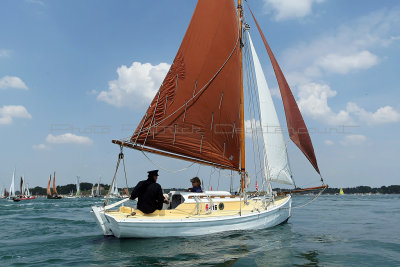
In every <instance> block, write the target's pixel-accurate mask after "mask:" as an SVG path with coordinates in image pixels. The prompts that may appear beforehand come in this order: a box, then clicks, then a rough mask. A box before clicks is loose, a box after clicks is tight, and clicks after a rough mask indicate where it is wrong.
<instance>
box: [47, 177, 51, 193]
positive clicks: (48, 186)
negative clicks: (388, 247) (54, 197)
mask: <svg viewBox="0 0 400 267" xmlns="http://www.w3.org/2000/svg"><path fill="white" fill-rule="evenodd" d="M50 183H51V174H50V178H49V182H48V183H47V195H48V196H51V189H50Z"/></svg>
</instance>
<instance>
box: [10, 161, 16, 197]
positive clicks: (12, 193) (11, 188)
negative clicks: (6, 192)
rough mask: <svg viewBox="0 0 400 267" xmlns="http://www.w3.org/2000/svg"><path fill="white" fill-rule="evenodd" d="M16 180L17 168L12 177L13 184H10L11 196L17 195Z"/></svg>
mask: <svg viewBox="0 0 400 267" xmlns="http://www.w3.org/2000/svg"><path fill="white" fill-rule="evenodd" d="M14 180H15V168H14V172H13V177H12V180H11V185H10V196H11V197H13V196H15V189H14Z"/></svg>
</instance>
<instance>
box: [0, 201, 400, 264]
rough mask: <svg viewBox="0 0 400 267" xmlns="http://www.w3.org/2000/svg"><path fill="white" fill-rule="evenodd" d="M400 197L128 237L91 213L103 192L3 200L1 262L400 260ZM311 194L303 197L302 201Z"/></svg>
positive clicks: (0, 207)
mask: <svg viewBox="0 0 400 267" xmlns="http://www.w3.org/2000/svg"><path fill="white" fill-rule="evenodd" d="M398 199H399V196H368V197H360V196H344V197H338V196H322V197H321V198H320V199H319V200H318V201H316V202H314V203H313V204H312V205H309V206H307V207H305V208H303V209H299V210H297V209H295V210H293V216H292V218H291V219H290V220H289V222H288V223H286V224H283V225H280V226H277V227H274V228H272V229H264V230H253V231H236V232H227V233H222V234H215V235H208V236H200V237H190V238H158V239H157V238H153V239H122V240H120V239H117V238H110V237H103V236H102V235H101V231H100V229H99V227H98V226H97V224H96V223H95V221H94V219H93V218H92V217H91V215H90V213H89V210H90V206H92V205H93V204H95V203H96V201H97V200H93V199H79V200H77V199H70V200H68V199H65V200H46V199H38V200H34V201H30V202H25V203H22V202H21V203H12V202H11V203H10V202H7V201H1V200H0V220H1V222H2V224H1V225H2V228H1V231H0V240H1V243H0V262H1V265H2V266H3V265H10V264H15V265H18V266H19V265H24V264H26V265H29V266H42V265H46V264H51V265H68V266H71V265H72V266H82V265H101V266H121V265H122V266H125V265H126V266H199V265H206V266H327V265H328V266H332V265H333V266H348V265H353V266H354V265H359V266H365V265H370V266H383V265H385V266H399V265H400V240H399V236H400V228H398V227H394V226H396V225H397V223H398V222H399V221H400V206H399V205H398ZM304 200H305V199H301V197H300V200H299V203H302V201H304ZM396 200H397V201H396ZM294 201H296V198H295V199H294ZM97 202H98V203H97V204H100V203H101V201H100V200H99V201H97ZM377 210H379V211H381V212H380V213H377V212H376V211H377ZM382 212H383V214H382ZM366 233H367V234H366Z"/></svg>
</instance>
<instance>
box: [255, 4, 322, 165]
mask: <svg viewBox="0 0 400 267" xmlns="http://www.w3.org/2000/svg"><path fill="white" fill-rule="evenodd" d="M249 10H250V13H251V15H252V16H253V19H254V21H255V23H256V25H257V28H258V31H259V32H260V35H261V38H262V40H263V42H264V45H265V48H266V49H267V52H268V56H269V58H270V60H271V63H272V67H273V68H274V72H275V75H276V79H277V80H278V85H279V89H280V92H281V95H282V101H283V107H284V108H285V115H286V123H287V127H288V131H289V136H290V139H292V141H293V142H294V143H295V144H296V145H297V147H298V148H299V149H300V150H301V151H302V152H303V153H304V155H305V156H306V157H307V159H308V160H309V161H310V163H311V164H312V165H313V166H314V168H315V170H316V171H317V172H318V173H320V171H319V168H318V163H317V159H316V157H315V153H314V147H313V145H312V142H311V138H310V135H309V133H308V130H307V126H306V124H305V123H304V120H303V116H302V115H301V113H300V110H299V107H298V106H297V103H296V100H295V99H294V97H293V94H292V91H291V90H290V87H289V84H288V83H287V81H286V78H285V76H284V75H283V72H282V70H281V68H280V66H279V64H278V61H276V58H275V56H274V54H273V53H272V50H271V48H270V47H269V44H268V42H267V40H266V39H265V36H264V34H263V32H262V30H261V28H260V25H259V24H258V22H257V20H256V18H255V17H254V14H253V12H252V11H251V9H250V7H249Z"/></svg>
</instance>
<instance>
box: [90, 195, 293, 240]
mask: <svg viewBox="0 0 400 267" xmlns="http://www.w3.org/2000/svg"><path fill="white" fill-rule="evenodd" d="M291 203H292V200H291V197H288V198H287V200H286V201H285V202H284V203H282V204H280V205H277V206H274V207H273V208H271V209H270V208H269V209H268V210H263V211H260V212H259V211H254V212H252V213H250V214H246V215H242V216H240V215H239V214H237V215H233V216H219V217H208V218H196V217H192V218H186V219H179V220H178V219H175V220H160V219H132V218H126V219H115V218H114V217H113V216H112V215H109V214H107V213H105V212H104V209H103V208H101V207H92V210H93V213H94V215H95V217H96V220H97V222H98V223H99V225H100V227H101V228H102V230H103V232H104V235H114V236H116V237H118V238H151V237H171V236H196V235H207V234H214V233H220V232H226V231H235V230H248V229H263V228H269V227H273V226H276V225H278V224H281V223H283V222H285V221H287V220H288V219H289V217H290V215H291Z"/></svg>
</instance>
